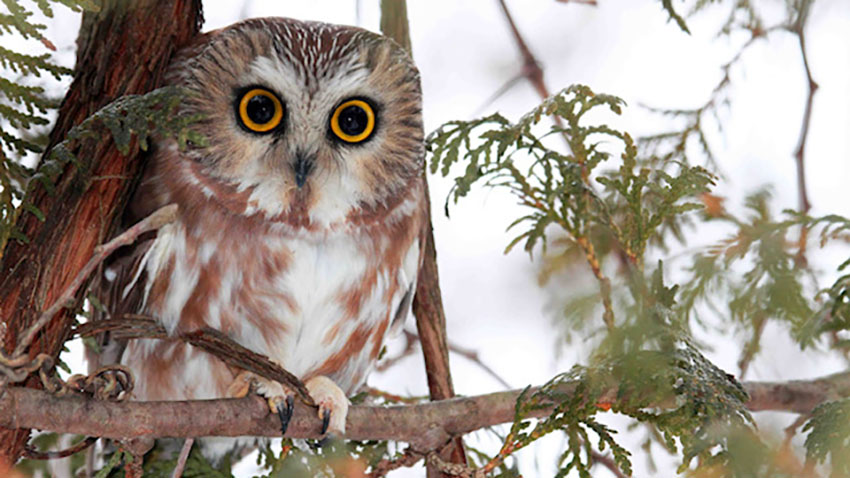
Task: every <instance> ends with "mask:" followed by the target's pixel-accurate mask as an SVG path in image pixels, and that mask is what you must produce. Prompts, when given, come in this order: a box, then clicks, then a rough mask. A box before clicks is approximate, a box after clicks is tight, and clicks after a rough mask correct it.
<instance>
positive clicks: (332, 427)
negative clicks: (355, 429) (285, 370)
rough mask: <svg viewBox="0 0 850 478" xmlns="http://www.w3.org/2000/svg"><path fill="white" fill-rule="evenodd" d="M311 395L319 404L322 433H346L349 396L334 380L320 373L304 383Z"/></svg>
mask: <svg viewBox="0 0 850 478" xmlns="http://www.w3.org/2000/svg"><path fill="white" fill-rule="evenodd" d="M304 385H305V386H306V387H307V391H308V392H310V396H311V397H313V400H314V401H315V402H316V405H318V406H319V418H321V419H322V435H325V434H327V435H328V436H336V437H341V436H343V435H345V418H346V417H347V416H348V397H346V396H345V392H343V391H342V389H341V388H339V386H338V385H337V384H335V383H334V382H333V380H331V379H329V378H328V377H325V376H324V375H319V376H316V377H313V378H311V379H309V380H307V382H305V383H304Z"/></svg>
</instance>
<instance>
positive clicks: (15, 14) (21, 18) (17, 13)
mask: <svg viewBox="0 0 850 478" xmlns="http://www.w3.org/2000/svg"><path fill="white" fill-rule="evenodd" d="M2 2H3V4H4V5H5V6H6V8H7V9H8V10H9V14H8V15H5V14H4V15H0V32H2V31H3V30H5V31H6V32H7V33H12V29H15V30H17V31H18V33H19V34H20V35H21V36H22V37H24V39H27V38H34V39H36V40H41V39H43V38H44V36H42V34H41V31H42V30H44V29H45V28H47V27H46V26H45V25H41V24H38V23H30V22H29V20H28V18H29V17H31V16H32V12H28V11H27V10H26V9H25V8H24V7H22V6H21V5H20V3H18V2H17V1H16V0H2Z"/></svg>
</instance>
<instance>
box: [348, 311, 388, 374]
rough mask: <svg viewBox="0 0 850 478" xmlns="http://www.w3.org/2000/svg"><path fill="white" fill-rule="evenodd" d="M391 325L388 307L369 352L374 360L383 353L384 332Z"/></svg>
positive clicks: (373, 337)
mask: <svg viewBox="0 0 850 478" xmlns="http://www.w3.org/2000/svg"><path fill="white" fill-rule="evenodd" d="M389 325H390V310H389V309H387V316H386V317H385V318H384V320H382V321H381V325H379V326H378V328H377V329H375V332H374V333H373V334H372V350H371V351H370V352H369V358H371V359H372V360H377V359H378V355H379V354H380V353H381V347H382V346H383V345H384V334H385V333H386V332H387V327H389ZM354 383H357V382H354Z"/></svg>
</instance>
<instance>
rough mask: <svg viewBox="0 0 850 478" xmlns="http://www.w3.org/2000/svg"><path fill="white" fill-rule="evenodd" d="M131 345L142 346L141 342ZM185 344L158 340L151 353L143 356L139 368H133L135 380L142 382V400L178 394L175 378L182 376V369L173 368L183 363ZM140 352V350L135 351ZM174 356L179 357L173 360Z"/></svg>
mask: <svg viewBox="0 0 850 478" xmlns="http://www.w3.org/2000/svg"><path fill="white" fill-rule="evenodd" d="M130 346H131V347H137V348H138V347H142V345H141V344H139V343H135V344H131V345H130ZM185 347H188V345H187V344H185V343H183V342H176V343H175V342H166V341H158V342H157V344H156V345H154V346H153V347H152V348H151V349H152V350H151V353H150V354H148V355H145V356H144V359H143V361H142V363H141V364H140V365H143V366H142V367H140V368H137V369H135V370H134V371H135V372H136V375H137V376H136V377H135V378H136V381H138V382H139V383H144V390H145V392H146V393H145V396H144V397H139V398H141V399H143V400H174V397H175V396H178V394H177V390H175V387H174V385H175V383H174V380H175V378H178V377H179V378H182V377H183V371H182V370H174V366H175V364H183V355H184V354H185ZM135 353H136V354H141V351H136V352H135ZM175 358H179V360H178V361H175Z"/></svg>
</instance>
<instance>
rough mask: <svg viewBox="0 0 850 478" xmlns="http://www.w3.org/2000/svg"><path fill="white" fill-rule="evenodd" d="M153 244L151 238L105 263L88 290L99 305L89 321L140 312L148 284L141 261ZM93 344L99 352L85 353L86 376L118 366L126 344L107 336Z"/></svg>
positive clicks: (120, 252)
mask: <svg viewBox="0 0 850 478" xmlns="http://www.w3.org/2000/svg"><path fill="white" fill-rule="evenodd" d="M153 241H154V238H153V237H151V238H147V239H144V240H142V241H140V242H137V243H136V244H134V245H131V246H127V247H125V248H122V249H119V250H118V251H117V252H116V253H115V255H114V256H113V257H112V258H110V260H109V261H108V262H107V264H106V266H105V267H104V269H103V273H102V274H99V275H98V276H97V277H95V278H94V280H93V281H92V285H91V289H90V290H91V294H92V295H93V296H94V297H95V298H96V299H97V300H98V301H99V302H100V304H99V305H97V306H94V307H92V317H91V320H92V321H98V320H109V319H112V318H116V319H117V318H121V317H124V316H125V315H126V314H136V313H138V312H139V310H140V307H141V303H142V294H143V292H144V284H145V283H146V282H147V279H146V277H145V275H146V272H145V270H144V257H145V254H146V253H147V252H148V250H149V249H150V247H151V245H152V244H153ZM95 341H96V343H97V346H98V347H97V348H98V349H99V350H92V349H89V348H87V349H86V360H87V361H88V364H89V373H92V372H94V371H95V370H97V369H98V368H100V367H102V366H104V365H110V364H114V363H118V362H119V361H120V360H121V354H122V353H123V352H124V346H125V345H126V340H118V339H115V338H113V337H112V336H111V334H110V333H109V332H105V333H103V334H100V335H99V336H97V337H96V338H95Z"/></svg>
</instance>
